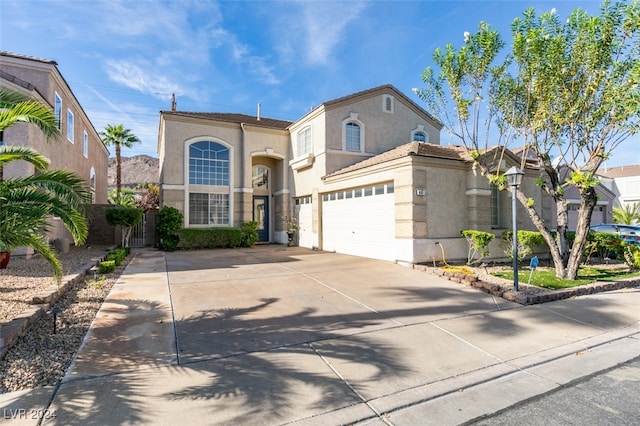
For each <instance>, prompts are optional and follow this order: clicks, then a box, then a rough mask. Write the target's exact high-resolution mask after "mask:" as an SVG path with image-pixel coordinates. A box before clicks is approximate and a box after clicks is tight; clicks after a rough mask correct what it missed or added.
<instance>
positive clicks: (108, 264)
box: [98, 260, 116, 274]
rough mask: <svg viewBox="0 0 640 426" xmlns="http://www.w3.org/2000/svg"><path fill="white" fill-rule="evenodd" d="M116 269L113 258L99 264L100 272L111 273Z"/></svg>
mask: <svg viewBox="0 0 640 426" xmlns="http://www.w3.org/2000/svg"><path fill="white" fill-rule="evenodd" d="M115 270H116V262H115V261H113V260H105V261H103V262H100V263H99V264H98V272H100V273H101V274H109V273H111V272H113V271H115Z"/></svg>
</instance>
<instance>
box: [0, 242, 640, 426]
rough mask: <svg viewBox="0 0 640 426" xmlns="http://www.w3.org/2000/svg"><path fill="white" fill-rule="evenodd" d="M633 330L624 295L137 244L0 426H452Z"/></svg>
mask: <svg viewBox="0 0 640 426" xmlns="http://www.w3.org/2000/svg"><path fill="white" fill-rule="evenodd" d="M639 321H640V290H638V289H626V290H618V291H614V292H607V293H600V294H596V295H589V296H584V297H579V298H575V299H567V300H562V301H557V302H551V303H547V304H544V305H534V306H526V307H525V306H521V305H517V304H515V303H511V302H507V301H504V300H502V299H498V298H494V297H493V296H491V295H488V294H485V293H482V292H479V291H477V290H474V289H471V288H467V287H463V286H461V285H459V284H455V283H451V282H449V281H446V280H444V279H441V278H439V277H436V276H433V275H431V274H428V273H423V272H419V271H416V270H412V269H409V268H406V267H402V266H398V265H393V264H390V263H388V262H381V261H375V260H371V259H363V258H357V257H351V256H344V255H339V254H335V253H323V252H313V251H310V250H305V249H300V248H284V247H281V246H262V247H256V248H254V249H235V250H218V251H195V252H174V253H167V254H166V258H165V254H164V253H162V252H157V251H153V250H143V251H140V252H138V253H137V254H136V256H135V258H134V260H133V261H132V262H131V263H130V264H129V266H128V267H127V269H126V270H125V272H124V274H123V275H122V276H121V278H120V280H119V281H118V283H117V284H116V285H115V286H114V288H113V290H112V292H111V294H110V295H109V298H108V300H107V301H106V302H105V303H104V304H103V306H102V309H101V310H100V312H99V314H98V316H97V317H96V320H95V321H94V323H93V325H92V328H91V330H90V333H89V335H88V336H87V338H86V341H85V343H84V345H83V347H82V349H81V351H80V353H79V355H78V356H77V358H76V360H75V361H74V363H73V365H72V367H71V368H70V370H69V372H68V373H67V376H66V378H65V380H64V382H63V383H62V385H61V386H60V387H59V389H54V388H39V389H35V390H32V391H27V392H16V393H12V394H7V395H1V396H0V407H1V408H2V409H3V419H2V424H3V425H4V424H17V425H28V424H37V422H38V420H37V416H38V414H40V415H42V414H44V416H45V419H44V421H43V424H65V425H74V424H78V425H80V424H82V425H85V424H96V425H107V424H108V425H112V424H132V423H135V424H154V425H157V424H167V425H169V424H171V425H175V424H187V423H193V424H318V425H325V424H393V425H413V424H434V425H435V424H438V425H453V424H462V423H465V422H470V421H473V420H474V419H478V418H481V417H482V416H485V415H488V414H491V413H494V412H497V411H500V410H502V409H505V408H507V407H510V406H512V405H514V404H517V403H519V402H520V401H524V400H527V399H529V398H532V397H534V396H536V395H540V394H544V393H547V392H549V391H551V390H553V389H556V388H558V387H560V386H563V385H566V384H568V383H571V382H573V381H575V380H578V379H581V378H583V377H586V376H589V375H592V374H594V373H597V372H599V371H602V370H604V369H608V368H611V367H614V366H616V365H618V364H620V363H622V362H625V361H628V360H631V359H633V358H636V357H638V356H639V355H640V322H639ZM53 415H55V416H56V417H55V418H53V417H52V416H53ZM33 417H36V418H35V419H34V418H33ZM46 417H51V418H48V419H47V418H46Z"/></svg>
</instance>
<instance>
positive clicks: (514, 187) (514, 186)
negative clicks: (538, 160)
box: [504, 166, 524, 291]
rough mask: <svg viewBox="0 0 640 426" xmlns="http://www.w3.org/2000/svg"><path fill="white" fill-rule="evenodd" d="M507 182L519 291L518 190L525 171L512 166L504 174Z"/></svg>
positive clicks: (515, 281)
mask: <svg viewBox="0 0 640 426" xmlns="http://www.w3.org/2000/svg"><path fill="white" fill-rule="evenodd" d="M504 176H505V177H506V178H507V184H508V185H509V186H510V187H511V221H512V222H513V290H514V291H518V222H517V218H518V215H517V213H516V212H517V205H516V192H518V187H519V186H520V184H521V183H522V176H524V172H523V171H522V170H520V169H519V168H517V167H516V166H513V167H511V168H510V169H509V170H507V171H506V172H505V174H504Z"/></svg>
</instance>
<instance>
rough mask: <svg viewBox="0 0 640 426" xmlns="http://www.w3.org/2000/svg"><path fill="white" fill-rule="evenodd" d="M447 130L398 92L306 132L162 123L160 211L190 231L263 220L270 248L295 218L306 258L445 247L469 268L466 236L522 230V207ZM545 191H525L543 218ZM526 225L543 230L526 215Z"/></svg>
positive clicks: (368, 97) (324, 118)
mask: <svg viewBox="0 0 640 426" xmlns="http://www.w3.org/2000/svg"><path fill="white" fill-rule="evenodd" d="M441 128H442V124H441V123H440V122H439V121H438V120H437V119H436V118H434V117H433V116H432V115H430V114H429V113H428V112H426V111H425V110H424V109H422V108H421V107H420V106H419V105H417V104H416V103H415V102H413V101H412V100H410V99H409V98H408V97H407V96H405V95H404V94H403V93H401V92H400V91H398V90H397V89H396V88H395V87H393V86H391V85H384V86H379V87H375V88H372V89H369V90H365V91H362V92H358V93H354V94H352V95H349V96H345V97H342V98H339V99H335V100H332V101H329V102H325V103H323V104H322V105H320V106H318V107H316V108H314V109H313V110H311V111H310V112H309V113H307V114H306V115H305V116H303V117H302V118H300V119H299V120H297V121H295V122H289V121H281V120H273V119H267V118H263V117H260V116H259V115H258V116H255V117H254V116H248V115H242V114H225V113H201V112H181V111H162V112H161V113H160V126H159V137H158V153H159V157H160V194H161V195H160V205H161V206H172V207H176V208H177V209H179V210H180V211H182V212H184V217H185V219H184V220H185V222H184V226H185V227H207V226H239V225H240V224H242V223H244V222H248V221H251V220H255V221H257V222H258V223H259V236H260V241H264V242H278V243H283V242H285V241H286V231H287V229H286V223H285V220H284V219H286V218H287V217H289V216H291V215H293V216H294V218H295V219H296V221H297V222H298V230H297V242H298V244H299V245H300V246H303V247H309V248H319V249H321V250H328V251H337V252H341V253H347V254H353V255H357V256H365V257H371V258H377V259H384V260H390V261H397V262H407V263H417V262H425V261H427V262H431V261H432V260H440V259H441V258H442V255H441V250H440V247H439V246H438V245H437V244H436V243H438V242H439V243H441V244H442V245H443V246H444V247H445V249H446V256H447V258H450V259H461V258H466V255H467V244H466V241H465V240H464V239H463V238H462V237H461V236H460V231H461V230H463V229H479V230H485V231H493V232H494V233H496V234H497V235H498V236H499V235H500V233H501V232H502V231H503V230H505V229H510V227H511V204H510V199H511V196H510V193H509V192H508V191H498V190H497V188H492V187H491V186H490V185H489V183H488V181H487V180H486V179H485V178H483V177H482V176H480V174H479V173H478V172H477V170H476V169H475V168H474V167H473V162H472V161H471V158H470V157H469V156H468V155H467V154H466V151H465V150H464V149H462V148H460V147H456V146H440V130H441ZM496 164H499V165H500V169H501V170H506V169H508V168H509V167H511V166H512V165H517V164H519V159H518V157H516V156H514V155H513V154H511V153H509V152H506V153H505V154H504V158H503V159H502V160H501V161H496ZM534 180H535V172H532V171H529V170H527V176H526V177H525V180H524V183H523V187H524V190H525V191H527V194H528V195H530V196H532V198H534V199H535V200H536V202H537V203H539V204H538V205H540V206H543V203H544V200H543V197H542V194H541V191H540V189H539V188H537V187H536V186H535V184H534ZM532 194H537V195H532ZM547 203H548V202H547ZM519 209H521V207H519ZM548 210H549V209H548V206H546V207H543V211H544V212H545V215H546V216H548ZM546 216H545V218H546V219H548V217H546ZM518 218H519V227H521V228H529V229H530V228H531V227H532V225H531V223H530V220H529V219H528V216H527V215H526V214H525V213H524V210H522V211H521V212H520V215H519V217H518ZM520 222H522V223H520ZM495 256H496V257H504V254H503V253H495Z"/></svg>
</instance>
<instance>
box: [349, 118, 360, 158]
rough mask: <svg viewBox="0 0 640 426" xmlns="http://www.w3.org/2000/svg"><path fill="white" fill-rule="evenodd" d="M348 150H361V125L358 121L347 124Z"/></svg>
mask: <svg viewBox="0 0 640 426" xmlns="http://www.w3.org/2000/svg"><path fill="white" fill-rule="evenodd" d="M345 131H346V141H345V144H346V148H347V151H356V152H359V151H360V126H358V123H347V124H345Z"/></svg>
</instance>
